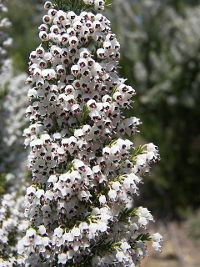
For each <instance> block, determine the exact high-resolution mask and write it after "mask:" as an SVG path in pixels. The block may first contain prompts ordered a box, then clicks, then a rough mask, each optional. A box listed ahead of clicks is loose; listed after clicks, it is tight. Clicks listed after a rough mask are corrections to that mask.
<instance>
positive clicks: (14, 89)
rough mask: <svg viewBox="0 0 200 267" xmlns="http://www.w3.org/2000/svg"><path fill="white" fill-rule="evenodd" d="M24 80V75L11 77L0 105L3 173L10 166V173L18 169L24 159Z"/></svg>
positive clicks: (0, 147) (0, 145)
mask: <svg viewBox="0 0 200 267" xmlns="http://www.w3.org/2000/svg"><path fill="white" fill-rule="evenodd" d="M26 79H27V75H26V74H19V75H18V76H16V77H12V79H10V81H9V82H8V83H7V94H6V95H5V97H4V99H3V103H2V109H1V112H0V115H1V116H2V117H3V118H4V120H3V121H2V128H1V130H0V135H1V142H0V159H1V166H0V170H1V171H3V172H5V171H6V170H8V169H10V168H9V166H12V172H13V170H14V169H16V168H18V169H19V165H20V164H21V165H22V164H23V162H24V160H25V158H26V155H25V154H26V153H24V149H23V138H22V133H23V129H24V128H25V125H26V123H27V120H26V119H24V115H25V111H24V109H25V107H26V105H27V97H26V95H27V90H28V87H27V86H24V82H25V80H26ZM9 171H10V170H9Z"/></svg>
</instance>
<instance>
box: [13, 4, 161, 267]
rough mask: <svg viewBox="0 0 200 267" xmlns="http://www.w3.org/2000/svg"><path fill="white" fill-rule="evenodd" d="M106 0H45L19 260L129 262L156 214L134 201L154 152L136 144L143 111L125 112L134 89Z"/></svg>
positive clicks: (141, 251)
mask: <svg viewBox="0 0 200 267" xmlns="http://www.w3.org/2000/svg"><path fill="white" fill-rule="evenodd" d="M106 5H107V3H105V1H103V0H95V1H93V0H84V1H81V0H77V1H70V0H69V1H62V0H61V1H58V0H57V1H54V2H53V3H51V2H49V1H47V2H46V3H45V5H44V8H45V10H46V12H47V14H46V15H44V16H43V19H42V24H41V25H40V26H39V38H40V40H41V44H40V45H39V46H38V47H37V48H36V49H35V50H34V51H33V52H31V54H30V62H29V73H30V76H29V77H28V79H27V83H29V84H30V85H31V88H30V89H29V91H28V97H29V101H30V105H29V107H28V108H27V109H26V114H27V115H28V117H29V120H30V126H29V127H28V128H27V129H26V130H25V137H26V139H25V145H26V146H29V147H30V154H29V157H28V166H29V169H30V170H31V172H32V185H31V186H29V187H28V188H27V191H26V197H25V206H26V217H27V218H28V220H29V221H30V227H29V229H28V230H27V231H26V235H25V236H24V237H23V238H22V239H21V240H20V241H19V242H18V254H19V255H21V256H20V257H19V258H18V264H21V265H22V266H24V265H25V266H132V267H133V266H135V265H137V264H139V263H140V261H141V259H142V258H143V257H144V256H145V255H146V242H147V241H152V245H153V248H154V249H155V250H160V248H161V246H160V241H161V240H162V237H161V236H160V234H150V233H149V231H148V226H149V224H150V222H152V221H153V216H152V215H151V213H150V212H149V211H148V209H147V208H144V207H136V206H135V201H134V200H135V199H136V197H137V195H139V185H140V184H141V183H142V181H143V180H142V176H143V175H145V174H146V173H148V172H149V170H150V167H151V165H152V164H153V163H155V162H156V161H157V160H158V159H159V154H158V149H157V147H156V146H155V145H153V144H152V143H151V144H146V145H144V146H141V147H136V146H135V145H134V142H133V135H134V134H135V133H137V132H138V126H139V125H140V120H139V119H138V118H136V117H125V115H124V111H127V110H129V109H130V107H131V105H132V103H133V96H134V95H135V90H134V89H133V88H132V87H131V86H129V85H127V84H126V79H124V78H120V77H119V74H118V63H119V59H120V44H119V42H118V41H117V38H116V36H115V34H114V33H113V32H112V30H111V23H110V21H109V20H108V18H107V17H105V16H104V15H102V13H101V11H103V10H104V7H105V6H106Z"/></svg>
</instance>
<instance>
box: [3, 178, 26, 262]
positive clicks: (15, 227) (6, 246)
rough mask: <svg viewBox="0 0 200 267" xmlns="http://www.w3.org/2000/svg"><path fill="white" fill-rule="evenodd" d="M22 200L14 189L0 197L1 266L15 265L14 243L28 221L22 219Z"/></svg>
mask: <svg viewBox="0 0 200 267" xmlns="http://www.w3.org/2000/svg"><path fill="white" fill-rule="evenodd" d="M9 176H10V175H9ZM8 178H9V177H8ZM23 201H24V197H23V196H20V197H19V196H18V197H17V195H16V192H14V191H13V192H10V193H8V194H5V195H4V196H3V197H2V199H1V207H0V266H3V267H11V266H15V264H16V254H17V247H16V244H17V242H18V240H19V239H20V238H21V237H22V236H23V234H24V232H25V231H26V229H27V228H28V225H29V222H28V221H26V220H25V219H24V214H23ZM1 264H2V265H1Z"/></svg>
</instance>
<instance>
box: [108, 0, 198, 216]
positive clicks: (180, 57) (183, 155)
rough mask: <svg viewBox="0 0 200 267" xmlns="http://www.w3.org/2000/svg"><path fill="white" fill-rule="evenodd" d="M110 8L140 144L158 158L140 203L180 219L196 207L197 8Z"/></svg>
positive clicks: (181, 4) (164, 4)
mask: <svg viewBox="0 0 200 267" xmlns="http://www.w3.org/2000/svg"><path fill="white" fill-rule="evenodd" d="M112 4H113V8H112V10H114V12H113V11H111V12H113V13H110V14H109V16H112V17H113V22H114V21H115V23H114V24H113V25H114V27H115V29H114V30H115V31H116V32H117V34H118V36H119V38H120V39H121V41H120V43H121V45H122V51H124V53H123V55H122V57H121V65H122V69H121V72H122V74H123V75H124V76H125V77H128V81H129V83H130V82H131V83H132V86H133V87H135V88H136V91H137V94H138V95H137V100H138V101H136V104H135V105H134V106H136V107H135V109H136V110H137V112H138V113H139V114H137V117H140V118H141V121H142V122H143V126H142V127H140V129H141V132H142V135H143V138H144V139H146V140H147V141H148V140H151V141H153V142H154V143H155V144H157V145H158V146H159V150H160V154H161V162H160V164H159V166H157V168H156V170H155V172H154V175H153V177H149V178H146V180H145V183H144V186H143V187H142V190H143V191H144V192H143V193H142V194H145V195H144V198H143V199H146V202H148V206H149V203H150V206H151V209H152V208H153V209H154V210H155V211H159V215H162V216H168V217H173V216H177V215H178V216H181V217H182V216H183V215H184V214H185V212H186V210H187V208H188V207H192V208H195V207H198V206H199V205H200V195H199V193H198V191H199V186H200V181H199V172H200V164H199V158H200V136H199V124H200V109H199V105H200V91H199V87H200V78H199V77H200V65H199V52H200V46H199V35H198V32H199V30H198V28H199V19H198V18H199V13H198V9H199V4H200V2H199V1H186V0H185V1H182V0H181V1H168V0H166V1H155V0H152V1H146V0H144V1H137V0H135V1H129V0H125V1H123V2H120V1H118V0H116V1H113V2H112ZM195 7H196V8H195ZM116 17H118V18H120V19H119V20H116ZM130 112H132V113H134V110H132V111H130ZM134 115H135V114H134ZM146 204H147V203H145V204H144V205H146ZM154 213H155V212H154Z"/></svg>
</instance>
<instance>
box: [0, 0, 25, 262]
mask: <svg viewBox="0 0 200 267" xmlns="http://www.w3.org/2000/svg"><path fill="white" fill-rule="evenodd" d="M5 4H6V1H0V124H1V125H0V266H4V267H10V266H14V265H15V263H16V254H17V247H16V244H17V242H18V240H19V239H20V238H21V236H22V235H23V233H24V231H25V230H26V228H27V227H28V221H25V219H24V210H23V202H24V196H23V194H22V192H23V190H24V185H25V181H24V180H25V173H26V172H25V169H26V167H25V162H24V161H25V159H26V157H25V152H24V150H23V146H22V144H23V142H22V132H23V128H24V126H25V124H26V120H25V119H24V111H23V109H24V108H25V105H26V92H27V88H26V87H25V86H24V82H25V80H26V78H27V77H26V75H25V74H21V75H18V76H17V77H13V75H12V61H11V60H10V59H9V57H8V54H7V48H8V47H9V46H10V45H11V43H12V41H11V39H10V37H9V36H8V34H7V31H8V28H9V27H10V26H11V23H10V22H9V20H8V19H7V18H6V17H5V15H6V12H7V8H6V6H5Z"/></svg>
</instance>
